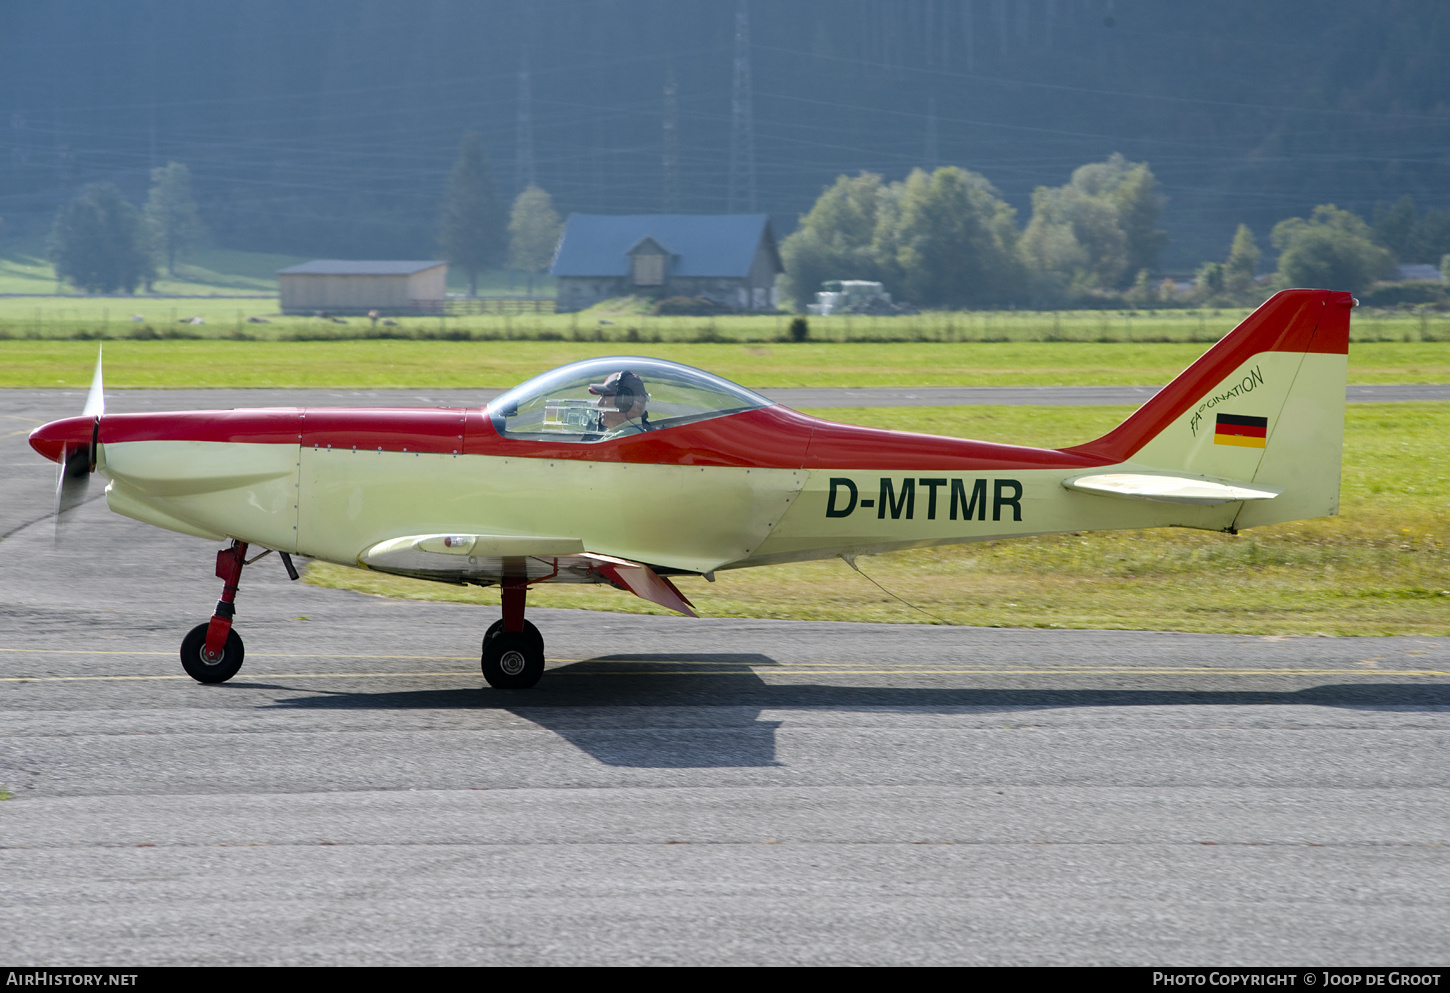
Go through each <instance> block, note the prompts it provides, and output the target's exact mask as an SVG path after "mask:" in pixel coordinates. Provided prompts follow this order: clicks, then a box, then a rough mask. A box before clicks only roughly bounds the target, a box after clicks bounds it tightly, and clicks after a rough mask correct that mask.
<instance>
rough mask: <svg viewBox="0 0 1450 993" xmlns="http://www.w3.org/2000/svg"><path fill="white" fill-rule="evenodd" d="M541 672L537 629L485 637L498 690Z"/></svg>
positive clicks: (486, 671) (486, 673) (488, 668)
mask: <svg viewBox="0 0 1450 993" xmlns="http://www.w3.org/2000/svg"><path fill="white" fill-rule="evenodd" d="M529 627H533V625H532V624H530V625H529ZM203 637H205V632H203ZM543 674H544V639H543V638H541V637H539V632H538V631H537V630H535V631H533V632H532V633H530V632H529V631H528V630H524V631H500V632H498V633H497V634H495V635H494V636H493V637H492V638H487V639H485V640H484V643H483V678H484V679H486V680H488V685H490V686H492V687H494V688H495V689H500V690H526V689H528V688H529V687H530V686H533V685H534V684H535V683H537V682H538V681H539V678H540V677H541V676H543Z"/></svg>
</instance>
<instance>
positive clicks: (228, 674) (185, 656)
mask: <svg viewBox="0 0 1450 993" xmlns="http://www.w3.org/2000/svg"><path fill="white" fill-rule="evenodd" d="M209 626H210V622H208V623H207V624H198V625H197V626H196V627H194V628H192V629H191V630H190V631H189V632H187V635H186V637H185V638H182V639H181V667H182V668H183V669H185V670H186V674H187V675H188V676H190V677H191V678H192V679H195V680H196V681H197V682H198V683H225V682H226V681H227V680H228V679H231V678H232V677H233V676H235V675H236V674H237V670H238V669H240V668H241V667H242V659H243V658H245V657H246V654H247V653H246V649H245V648H243V647H242V636H241V635H239V634H237V632H236V630H235V629H233V630H231V631H228V632H227V643H226V644H225V645H224V646H222V657H221V658H220V659H218V660H217V661H216V662H215V663H208V662H207V661H206V659H204V658H202V654H201V653H202V649H203V648H205V647H206V629H207V628H208V627H209Z"/></svg>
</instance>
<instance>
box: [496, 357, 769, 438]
mask: <svg viewBox="0 0 1450 993" xmlns="http://www.w3.org/2000/svg"><path fill="white" fill-rule="evenodd" d="M618 372H632V373H634V374H635V375H636V376H638V377H639V378H640V380H641V381H642V382H643V383H644V388H645V392H646V394H647V399H646V402H645V409H644V415H643V416H642V417H637V418H632V419H628V420H625V421H623V423H613V422H616V421H620V420H621V419H620V418H619V417H616V416H610V415H611V414H612V413H613V412H615V411H616V409H617V408H616V404H615V402H614V398H613V397H612V396H601V395H598V394H595V393H591V392H590V391H589V387H590V386H595V385H599V384H603V383H604V382H605V380H607V379H608V378H609V377H610V376H611V375H613V374H614V373H618ZM771 403H772V401H770V400H767V399H766V398H765V397H763V396H761V395H760V394H758V393H752V392H751V391H750V390H747V389H745V388H744V387H743V386H736V385H735V384H734V383H732V382H730V381H729V380H728V379H721V378H720V377H719V376H713V375H711V374H710V373H708V372H704V371H702V370H700V369H692V368H691V367H690V366H687V365H680V364H679V363H677V362H666V361H665V360H663V359H646V358H641V357H638V356H633V355H621V356H614V357H611V358H602V359H586V360H584V361H583V362H574V363H571V364H570V365H566V366H560V367H559V368H557V369H553V370H551V371H549V372H546V373H544V374H542V375H540V376H535V377H534V378H533V379H530V380H529V381H528V382H525V383H522V384H520V385H519V386H516V387H514V388H513V389H511V390H509V391H508V392H507V393H505V394H504V395H503V396H501V397H499V398H498V399H496V400H494V401H493V402H492V403H490V404H489V405H488V414H489V417H490V418H492V420H493V425H494V428H495V429H497V431H498V433H499V434H501V435H503V436H505V437H508V438H532V439H540V440H549V441H572V442H579V443H581V444H588V443H591V442H598V441H607V440H609V439H611V438H617V437H621V436H623V435H626V434H637V433H640V432H641V431H653V430H660V429H662V428H672V427H676V426H678V425H681V424H688V423H692V422H694V421H703V420H706V419H708V418H711V417H720V416H723V415H725V414H733V413H736V412H737V411H741V410H752V409H754V408H757V407H768V406H770V405H771Z"/></svg>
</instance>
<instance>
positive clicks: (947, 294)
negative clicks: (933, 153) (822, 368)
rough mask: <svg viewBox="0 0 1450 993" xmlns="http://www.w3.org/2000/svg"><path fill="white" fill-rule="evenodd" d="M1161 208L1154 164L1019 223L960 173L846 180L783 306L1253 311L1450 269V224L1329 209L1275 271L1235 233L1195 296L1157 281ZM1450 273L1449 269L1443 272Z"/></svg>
mask: <svg viewBox="0 0 1450 993" xmlns="http://www.w3.org/2000/svg"><path fill="white" fill-rule="evenodd" d="M1163 203H1164V198H1163V196H1162V194H1161V193H1159V192H1158V189H1157V181H1156V180H1155V178H1154V176H1153V172H1152V170H1151V169H1150V168H1149V166H1148V164H1147V163H1145V162H1129V161H1128V160H1127V159H1126V158H1124V157H1123V156H1122V155H1117V154H1115V155H1112V156H1110V157H1109V158H1108V159H1106V160H1104V161H1102V162H1093V163H1088V164H1086V165H1083V166H1080V167H1079V168H1078V169H1076V170H1074V172H1073V173H1072V176H1071V178H1070V179H1069V181H1068V182H1067V183H1066V184H1065V185H1063V186H1058V187H1038V188H1037V189H1036V190H1035V191H1033V193H1032V213H1031V216H1030V218H1029V219H1028V221H1027V224H1026V226H1025V227H1023V228H1021V229H1019V228H1018V226H1017V218H1016V211H1015V210H1014V209H1013V208H1012V207H1011V206H1009V205H1008V204H1007V203H1006V201H1005V200H1003V199H1002V197H1001V195H1000V194H999V193H998V191H997V189H996V188H995V187H994V186H993V185H992V184H991V183H990V182H989V181H988V180H987V179H986V178H985V177H983V176H981V175H979V174H977V173H975V172H971V171H969V170H966V169H962V168H960V167H957V166H945V167H942V168H938V169H935V170H933V171H931V172H927V171H926V170H923V169H917V170H914V171H913V172H912V173H911V174H910V175H909V176H908V177H907V178H906V179H905V180H902V181H900V182H887V181H886V180H885V179H883V177H881V176H880V175H878V174H876V173H870V172H863V173H860V174H859V175H856V176H841V177H839V178H837V180H836V181H835V183H834V184H832V185H831V186H829V187H827V188H826V190H825V191H824V192H823V193H822V194H821V196H820V198H819V199H817V200H816V202H815V205H814V206H813V207H812V208H811V210H810V211H809V212H808V213H806V214H805V215H803V216H802V217H801V219H800V226H799V227H798V228H797V229H796V231H795V232H793V233H792V234H791V235H790V236H789V237H788V238H786V239H785V241H784V242H783V243H782V245H781V257H782V260H783V261H784V263H785V268H786V275H785V276H784V277H783V287H782V288H783V289H784V291H785V295H786V296H787V297H788V298H789V299H790V300H791V302H792V303H793V304H794V305H795V306H796V307H797V308H803V307H804V305H805V304H806V303H807V302H808V301H810V300H812V299H813V296H814V294H815V293H816V292H817V291H818V290H819V289H820V288H821V283H822V282H824V281H826V280H833V279H866V280H874V281H878V282H881V283H883V284H885V285H886V288H887V290H888V291H890V292H891V293H892V294H893V295H894V296H896V297H898V298H900V299H903V300H906V301H909V302H911V303H913V304H916V305H917V306H921V307H931V308H937V309H962V308H992V307H1016V306H1023V307H1033V308H1057V307H1065V306H1112V305H1128V306H1135V305H1145V304H1149V305H1152V304H1170V303H1175V302H1176V303H1182V304H1192V305H1198V304H1202V305H1214V306H1217V305H1225V306H1227V305H1241V304H1242V305H1251V304H1254V303H1257V302H1259V301H1260V300H1262V299H1264V298H1265V297H1266V296H1267V295H1269V294H1270V293H1272V292H1274V291H1275V290H1276V289H1279V288H1282V287H1286V286H1315V287H1326V288H1333V289H1348V290H1351V291H1354V292H1361V291H1363V290H1365V289H1366V288H1368V287H1369V286H1370V285H1371V284H1372V283H1374V282H1376V281H1378V280H1385V279H1390V278H1391V277H1393V275H1394V271H1395V266H1396V263H1397V262H1419V261H1427V262H1439V261H1441V260H1442V258H1443V259H1445V260H1447V261H1450V214H1444V215H1442V214H1441V213H1440V212H1436V211H1431V212H1429V213H1427V214H1426V215H1424V216H1423V217H1420V216H1419V215H1417V213H1416V211H1415V208H1414V204H1413V202H1412V201H1411V200H1410V199H1409V198H1408V197H1407V198H1404V199H1402V200H1401V201H1399V202H1398V203H1396V204H1395V205H1394V206H1393V207H1390V208H1382V209H1381V210H1379V211H1377V212H1376V218H1375V222H1374V224H1373V225H1371V224H1369V223H1367V222H1366V221H1365V220H1364V219H1363V218H1361V217H1360V216H1359V215H1357V214H1355V213H1353V212H1352V211H1348V210H1343V209H1341V208H1339V207H1336V206H1335V205H1333V204H1324V205H1321V206H1319V207H1316V208H1315V209H1314V210H1313V212H1312V213H1311V214H1310V216H1309V217H1307V218H1303V217H1293V218H1288V219H1285V220H1281V221H1279V222H1278V223H1277V224H1276V225H1275V226H1274V228H1273V230H1272V232H1271V233H1270V236H1269V241H1270V244H1271V245H1272V247H1273V248H1274V249H1275V250H1277V252H1278V267H1277V269H1276V270H1275V271H1274V272H1273V273H1272V274H1269V275H1265V274H1261V273H1260V271H1259V268H1260V262H1261V260H1262V257H1263V253H1262V252H1261V251H1260V248H1259V246H1258V243H1257V241H1256V240H1255V237H1254V234H1253V232H1252V231H1251V230H1250V229H1249V228H1248V226H1247V225H1243V224H1241V225H1239V227H1238V230H1237V232H1236V233H1235V235H1234V238H1233V241H1232V243H1231V245H1230V246H1229V251H1228V255H1227V257H1226V258H1225V259H1224V260H1223V261H1221V262H1220V261H1211V262H1206V263H1204V264H1203V265H1201V266H1200V267H1199V269H1198V271H1197V273H1196V274H1195V278H1194V279H1193V281H1192V285H1191V288H1189V289H1188V290H1187V291H1186V292H1185V291H1184V290H1183V289H1182V288H1181V287H1180V285H1179V284H1178V283H1177V282H1175V281H1173V280H1171V279H1162V278H1160V277H1155V275H1154V273H1155V272H1156V271H1157V264H1158V258H1159V255H1160V253H1161V252H1162V251H1163V250H1164V248H1165V247H1166V246H1167V243H1168V236H1167V233H1166V232H1164V231H1162V230H1160V229H1159V228H1158V215H1159V210H1160V209H1161V207H1162V205H1163ZM1447 269H1450V266H1447Z"/></svg>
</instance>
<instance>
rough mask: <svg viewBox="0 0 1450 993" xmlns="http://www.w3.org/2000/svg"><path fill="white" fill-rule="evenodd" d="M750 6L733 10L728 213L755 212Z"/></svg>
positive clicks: (745, 5)
mask: <svg viewBox="0 0 1450 993" xmlns="http://www.w3.org/2000/svg"><path fill="white" fill-rule="evenodd" d="M752 103H753V98H752V96H751V86H750V7H749V4H748V3H747V0H740V5H739V6H738V7H736V9H735V82H734V86H733V88H732V91H731V100H730V195H729V199H728V201H727V204H728V206H727V209H728V210H729V211H730V212H731V213H736V212H738V211H741V210H743V211H745V212H747V213H752V214H753V213H755V122H754V119H753V116H752V113H751V104H752Z"/></svg>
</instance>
